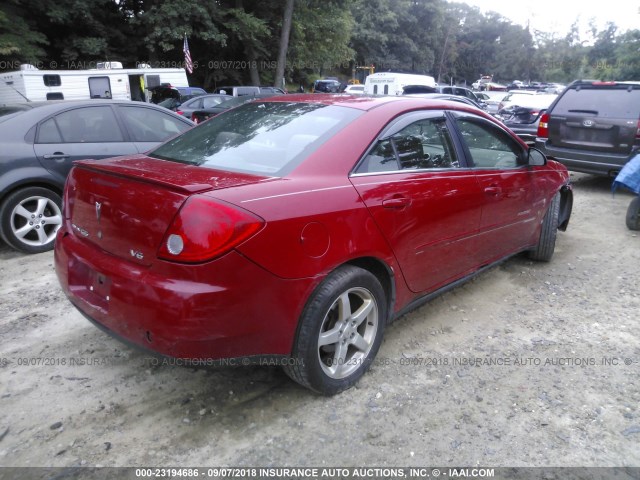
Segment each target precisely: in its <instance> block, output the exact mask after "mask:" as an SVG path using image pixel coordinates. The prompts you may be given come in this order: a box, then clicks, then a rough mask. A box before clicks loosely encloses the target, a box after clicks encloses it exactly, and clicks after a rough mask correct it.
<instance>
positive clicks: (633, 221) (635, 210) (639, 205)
mask: <svg viewBox="0 0 640 480" xmlns="http://www.w3.org/2000/svg"><path fill="white" fill-rule="evenodd" d="M627 228H628V229H629V230H640V197H636V198H634V199H633V200H631V203H630V204H629V208H628V209H627Z"/></svg>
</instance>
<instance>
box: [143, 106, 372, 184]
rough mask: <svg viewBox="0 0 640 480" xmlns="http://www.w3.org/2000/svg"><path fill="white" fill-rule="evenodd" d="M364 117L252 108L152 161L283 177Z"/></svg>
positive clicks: (196, 132) (337, 111)
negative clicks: (165, 161) (332, 138)
mask: <svg viewBox="0 0 640 480" xmlns="http://www.w3.org/2000/svg"><path fill="white" fill-rule="evenodd" d="M360 115H362V112H361V111H359V110H356V109H352V108H347V107H339V106H334V105H320V104H307V103H295V102H256V101H254V102H250V103H247V104H246V105H242V106H240V107H237V108H234V109H232V110H229V111H228V112H225V113H223V114H221V115H218V116H216V117H213V118H212V119H211V120H209V121H207V122H206V123H203V124H202V125H200V126H199V127H198V128H194V129H193V130H190V131H188V132H186V133H184V134H183V135H181V136H179V137H176V138H174V139H172V140H170V141H169V142H167V143H165V144H164V145H162V146H160V147H159V148H157V149H156V150H153V151H152V152H151V153H150V154H149V155H150V156H151V157H155V158H160V159H163V160H171V161H175V162H180V163H187V164H193V165H201V166H203V167H209V168H215V169H220V170H229V171H235V172H242V173H251V174H254V175H270V176H283V175H286V174H287V173H288V172H290V171H291V170H292V169H293V168H295V167H296V166H297V165H299V164H300V163H301V162H302V161H303V160H304V159H305V158H307V156H308V155H309V154H310V153H311V152H313V151H315V149H317V148H318V147H319V146H320V145H322V144H323V143H324V142H325V141H327V140H328V139H329V138H331V137H332V136H333V135H335V134H336V133H337V132H339V131H340V130H342V129H343V128H344V127H345V126H346V125H347V124H349V123H350V122H352V121H353V120H355V119H356V118H357V117H359V116H360Z"/></svg>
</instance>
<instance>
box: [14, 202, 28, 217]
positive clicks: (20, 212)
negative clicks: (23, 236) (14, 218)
mask: <svg viewBox="0 0 640 480" xmlns="http://www.w3.org/2000/svg"><path fill="white" fill-rule="evenodd" d="M14 212H15V214H16V215H20V216H21V217H24V218H26V219H27V220H29V219H31V215H33V213H32V212H30V211H29V210H27V209H26V208H24V206H22V205H18V206H17V207H16V209H15V210H14Z"/></svg>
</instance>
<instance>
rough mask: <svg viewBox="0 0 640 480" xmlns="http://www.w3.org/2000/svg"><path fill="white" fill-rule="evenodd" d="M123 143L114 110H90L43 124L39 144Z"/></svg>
mask: <svg viewBox="0 0 640 480" xmlns="http://www.w3.org/2000/svg"><path fill="white" fill-rule="evenodd" d="M122 141H123V137H122V132H121V131H120V127H119V126H118V123H117V121H116V117H115V115H114V114H113V110H111V108H110V107H86V108H76V109H73V110H68V111H66V112H62V113H60V114H58V115H56V116H55V117H53V118H50V119H49V120H47V121H45V122H44V123H42V124H41V125H40V130H39V132H38V139H37V142H36V143H102V142H122Z"/></svg>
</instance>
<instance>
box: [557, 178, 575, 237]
mask: <svg viewBox="0 0 640 480" xmlns="http://www.w3.org/2000/svg"><path fill="white" fill-rule="evenodd" d="M572 209H573V191H572V189H571V185H569V184H566V185H563V186H562V188H561V189H560V213H559V215H558V230H560V231H562V232H564V231H566V230H567V226H568V225H569V219H570V218H571V210H572Z"/></svg>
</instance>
